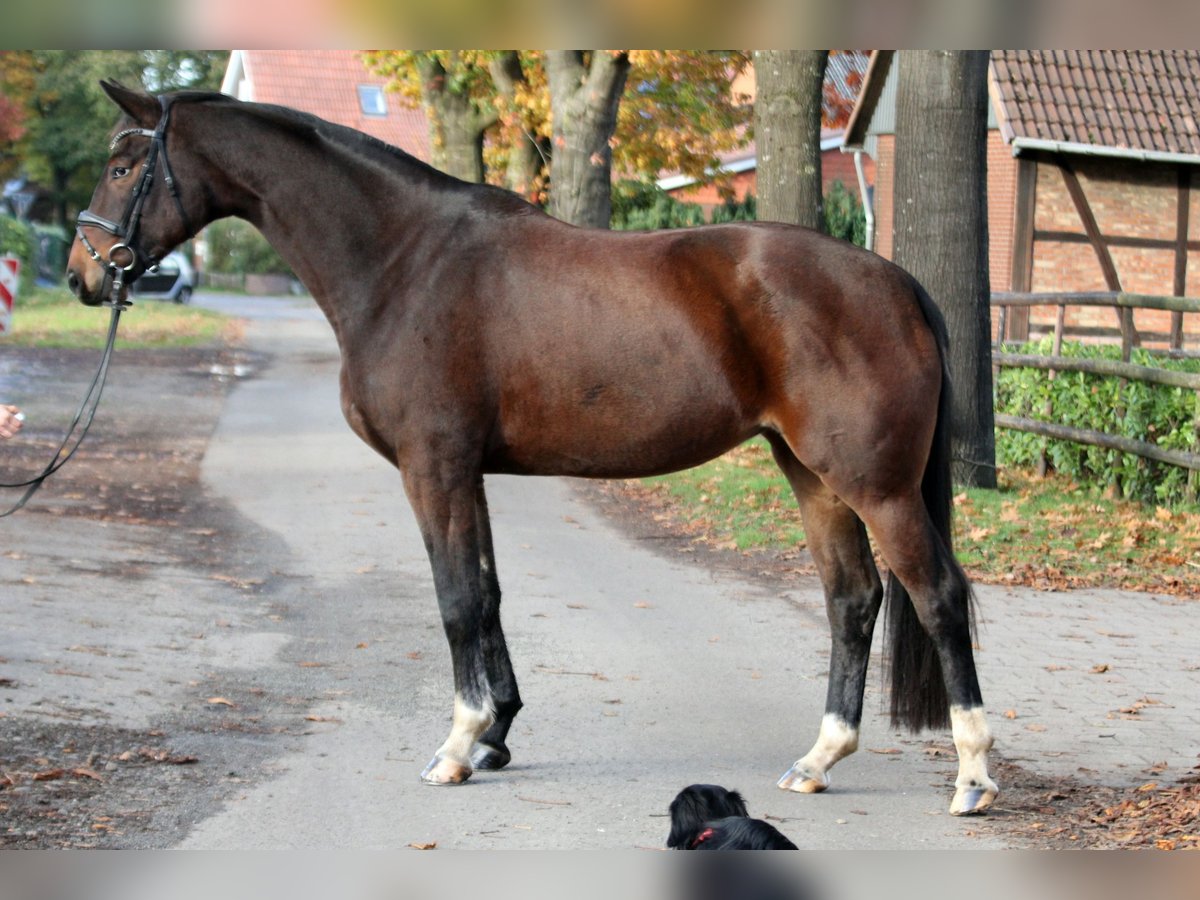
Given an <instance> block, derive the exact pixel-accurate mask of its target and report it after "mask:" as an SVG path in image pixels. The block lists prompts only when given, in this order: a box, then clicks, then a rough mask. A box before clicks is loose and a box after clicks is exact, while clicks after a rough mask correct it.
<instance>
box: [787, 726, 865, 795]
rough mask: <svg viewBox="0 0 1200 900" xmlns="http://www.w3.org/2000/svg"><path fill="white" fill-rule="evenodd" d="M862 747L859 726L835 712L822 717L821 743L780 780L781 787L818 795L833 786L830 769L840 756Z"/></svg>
mask: <svg viewBox="0 0 1200 900" xmlns="http://www.w3.org/2000/svg"><path fill="white" fill-rule="evenodd" d="M857 749H858V729H857V728H855V727H853V726H852V725H850V724H848V723H847V722H846V720H845V719H843V718H842V717H841V716H839V715H836V714H834V713H826V714H825V715H824V716H823V717H822V719H821V730H820V732H819V733H818V734H817V742H816V743H815V744H813V748H812V749H811V750H809V751H808V753H807V754H806V755H805V756H803V757H801V758H800V759H798V760H796V764H795V765H794V766H792V768H791V771H789V772H788V773H787V774H786V775H784V776H783V778H782V779H780V781H779V786H780V787H782V788H786V789H787V790H791V791H798V792H800V793H802V794H815V793H819V792H820V791H823V790H825V789H826V788H827V787H829V770H830V769H831V768H832V767H833V764H834V763H836V762H837V761H838V760H840V759H844V758H845V757H847V756H849V755H850V754H851V753H853V752H854V751H855V750H857Z"/></svg>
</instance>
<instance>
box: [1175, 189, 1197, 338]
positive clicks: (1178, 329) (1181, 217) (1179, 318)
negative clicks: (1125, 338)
mask: <svg viewBox="0 0 1200 900" xmlns="http://www.w3.org/2000/svg"><path fill="white" fill-rule="evenodd" d="M1178 184H1179V189H1178V191H1176V194H1175V196H1176V200H1175V296H1176V297H1182V296H1183V295H1184V294H1185V293H1187V259H1188V249H1189V247H1188V215H1189V214H1190V212H1191V205H1192V193H1191V192H1192V170H1191V169H1189V168H1187V167H1185V166H1180V167H1179V182H1178ZM1170 346H1171V349H1172V350H1181V349H1183V313H1181V312H1173V313H1171V341H1170Z"/></svg>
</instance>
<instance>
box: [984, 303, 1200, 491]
mask: <svg viewBox="0 0 1200 900" xmlns="http://www.w3.org/2000/svg"><path fill="white" fill-rule="evenodd" d="M992 305H993V306H996V307H999V308H1000V321H999V341H998V347H997V348H996V350H995V351H994V352H993V353H992V364H993V365H995V366H1000V367H1005V366H1015V367H1025V368H1037V369H1046V370H1048V371H1049V377H1050V378H1054V376H1055V373H1057V372H1089V373H1091V374H1094V375H1108V376H1112V377H1115V378H1120V379H1123V380H1125V381H1142V382H1148V383H1151V384H1163V385H1169V386H1171V387H1181V388H1185V389H1188V390H1194V391H1196V392H1197V413H1196V445H1197V447H1200V374H1193V373H1188V372H1175V371H1169V370H1166V369H1159V368H1155V367H1153V366H1139V365H1134V364H1133V363H1131V362H1130V357H1131V354H1132V350H1133V343H1134V325H1133V311H1134V310H1135V309H1157V310H1169V311H1170V312H1172V313H1175V314H1176V315H1177V316H1182V315H1183V314H1184V313H1200V298H1197V297H1161V296H1154V295H1148V294H1128V293H1117V292H1093V293H1057V294H1026V293H995V294H993V295H992ZM1030 306H1057V307H1058V311H1057V314H1056V316H1055V322H1054V345H1053V351H1052V353H1051V355H1050V356H1035V355H1030V354H1022V353H1007V352H1005V351H1004V338H1005V334H1006V328H1007V322H1008V311H1009V309H1010V308H1012V307H1030ZM1068 306H1109V307H1114V308H1116V309H1117V310H1119V311H1120V317H1121V361H1120V362H1117V361H1116V360H1106V359H1074V358H1071V357H1065V356H1063V355H1062V342H1063V333H1064V331H1065V330H1066V328H1065V322H1066V308H1067V307H1068ZM1178 349H1179V348H1174V349H1173V350H1172V351H1171V352H1172V353H1174V352H1176V351H1177V350H1178ZM1042 414H1043V416H1044V419H1042V420H1039V419H1029V418H1025V417H1022V416H1009V415H1003V414H999V413H997V414H996V425H998V426H999V427H1001V428H1010V429H1014V430H1017V431H1025V432H1029V433H1031V434H1038V435H1042V436H1043V437H1050V438H1058V439H1061V440H1067V441H1074V442H1075V443H1080V444H1091V445H1094V446H1097V447H1104V448H1107V449H1111V450H1120V451H1123V452H1125V453H1134V454H1137V455H1138V456H1141V457H1144V458H1147V459H1154V460H1157V461H1159V462H1163V463H1168V464H1170V465H1174V466H1182V467H1184V468H1186V469H1190V470H1191V472H1192V475H1190V476H1189V487H1190V490H1191V492H1192V493H1193V495H1194V494H1195V491H1196V489H1197V484H1198V483H1200V478H1197V474H1196V473H1200V453H1196V452H1189V451H1185V450H1168V449H1165V448H1162V447H1159V446H1158V445H1157V444H1152V443H1150V442H1148V441H1140V440H1135V439H1133V438H1127V437H1121V436H1119V435H1113V434H1107V433H1105V432H1102V431H1093V430H1091V429H1085V428H1074V427H1072V426H1068V425H1062V424H1058V423H1055V422H1053V421H1050V420H1051V417H1052V416H1053V414H1054V411H1053V410H1052V409H1050V408H1045V409H1043V410H1042ZM1043 464H1044V460H1043Z"/></svg>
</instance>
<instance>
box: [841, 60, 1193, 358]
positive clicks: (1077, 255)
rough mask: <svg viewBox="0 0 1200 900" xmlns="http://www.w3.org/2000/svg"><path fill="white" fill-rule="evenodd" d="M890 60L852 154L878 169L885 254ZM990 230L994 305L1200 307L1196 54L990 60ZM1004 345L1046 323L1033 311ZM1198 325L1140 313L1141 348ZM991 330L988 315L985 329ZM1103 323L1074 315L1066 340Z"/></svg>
mask: <svg viewBox="0 0 1200 900" xmlns="http://www.w3.org/2000/svg"><path fill="white" fill-rule="evenodd" d="M894 58H895V53H894V51H877V52H876V53H874V54H872V57H871V61H870V65H869V67H868V70H867V76H866V80H865V83H864V85H863V90H862V93H861V94H860V96H859V101H858V104H857V105H856V107H855V110H854V112H853V113H852V115H851V118H850V123H849V125H848V128H847V135H846V141H845V143H846V148H847V149H858V150H860V151H865V152H866V153H867V154H868V155H870V156H871V157H872V158H873V159H874V160H875V163H876V167H877V168H876V173H877V174H876V186H875V195H874V214H875V221H876V242H875V247H874V249H875V250H876V251H877V252H879V253H880V254H882V255H883V256H886V257H890V256H891V253H892V198H893V184H894V175H895V149H896V148H895V118H896V112H895V110H896V82H897V76H896V70H897V68H898V67H897V66H896V65H895V64H894ZM988 90H989V95H990V104H989V110H988V136H987V166H988V184H987V190H988V229H989V236H990V249H989V258H990V274H991V285H992V290H993V291H994V292H1002V291H1019V292H1028V291H1034V292H1059V291H1127V292H1131V293H1143V294H1160V295H1176V296H1197V295H1200V265H1197V263H1200V258H1196V254H1197V251H1200V195H1198V194H1197V192H1196V191H1194V190H1192V184H1193V182H1194V180H1195V178H1196V173H1197V170H1198V168H1200V51H1192V50H1165V51H1163V50H1155V51H1149V50H1145V51H1108V50H1105V51H1098V50H1092V51H1034V50H1003V51H1000V50H997V51H994V52H993V53H992V59H991V65H990V71H989V74H988ZM1014 318H1015V319H1016V321H1015V322H1011V323H1010V329H1009V335H1008V336H1009V337H1010V338H1015V339H1020V338H1023V337H1024V336H1025V335H1027V334H1029V333H1034V334H1036V333H1037V332H1039V331H1041V330H1043V329H1045V328H1046V327H1047V326H1048V325H1049V324H1052V323H1053V319H1054V308H1053V307H1034V308H1033V309H1032V310H1031V311H1030V312H1029V315H1028V317H1027V318H1026V317H1025V316H1021V317H1019V318H1018V317H1016V316H1014ZM1198 318H1200V317H1196V316H1189V317H1186V319H1187V320H1186V321H1183V317H1181V318H1180V319H1178V320H1175V321H1173V320H1172V314H1171V313H1168V312H1158V311H1149V310H1139V311H1138V312H1137V316H1136V319H1135V325H1136V327H1137V329H1138V331H1139V332H1140V333H1141V335H1142V338H1143V339H1144V340H1146V341H1147V343H1150V342H1155V341H1165V340H1167V336H1168V335H1169V334H1170V332H1171V330H1172V328H1173V327H1174V328H1182V330H1183V332H1184V340H1185V341H1186V342H1187V343H1189V344H1195V343H1197V342H1200V321H1196V320H1197V319H1198ZM995 319H996V316H995V314H993V320H994V321H995ZM1116 324H1117V323H1116V317H1115V315H1114V313H1113V311H1112V310H1111V309H1102V308H1079V307H1073V308H1070V309H1069V311H1068V319H1067V325H1068V328H1069V329H1070V330H1071V331H1072V332H1074V333H1075V334H1077V335H1083V336H1106V335H1108V334H1111V333H1112V332H1113V331H1114V330H1115V329H1116Z"/></svg>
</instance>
